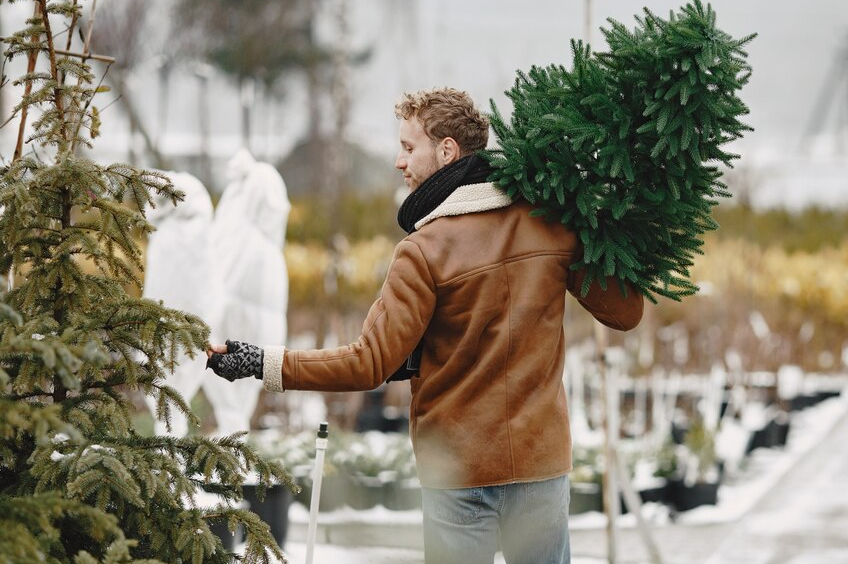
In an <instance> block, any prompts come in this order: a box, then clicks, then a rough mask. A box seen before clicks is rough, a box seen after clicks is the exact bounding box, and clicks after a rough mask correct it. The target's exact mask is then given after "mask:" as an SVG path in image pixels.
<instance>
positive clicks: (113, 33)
mask: <svg viewBox="0 0 848 564" xmlns="http://www.w3.org/2000/svg"><path fill="white" fill-rule="evenodd" d="M95 6H96V5H95ZM150 11H151V10H150V0H120V1H115V0H113V1H111V2H105V3H103V4H102V5H101V8H100V10H99V11H98V12H93V15H92V16H91V17H90V20H89V22H88V24H89V30H90V31H89V33H90V34H91V46H92V49H93V50H94V52H102V53H110V54H112V56H114V57H115V62H114V63H111V64H110V65H109V72H108V73H106V81H107V82H108V83H109V84H111V85H112V87H113V88H114V90H115V93H116V95H117V102H118V103H119V104H120V106H121V108H122V109H123V110H124V112H125V114H126V116H127V119H128V120H129V126H130V143H129V162H133V163H134V162H139V158H138V157H139V155H136V154H135V138H136V135H138V136H140V137H141V139H142V140H143V143H144V149H145V151H146V152H147V155H148V156H149V157H150V159H151V161H152V165H153V166H154V167H156V168H159V169H163V170H165V169H168V168H170V167H169V164H168V162H167V159H166V158H165V156H164V155H163V154H162V152H161V151H160V150H159V147H158V146H157V144H156V143H155V142H154V139H153V136H152V135H151V133H150V130H149V124H148V121H147V119H146V117H145V116H142V115H140V113H139V110H138V107H137V105H136V104H135V103H134V100H135V93H134V92H133V90H132V88H130V80H131V76H132V74H133V72H134V71H135V70H136V69H137V67H138V66H139V65H140V64H142V63H143V62H144V61H145V59H147V58H149V57H151V56H153V55H154V50H155V48H156V47H155V45H154V44H153V42H152V41H151V33H150V22H149V19H148V17H147V16H148V14H149V13H150ZM95 18H96V19H97V20H98V25H97V26H94V20H95Z"/></svg>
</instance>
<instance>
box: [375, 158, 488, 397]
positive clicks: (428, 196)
mask: <svg viewBox="0 0 848 564" xmlns="http://www.w3.org/2000/svg"><path fill="white" fill-rule="evenodd" d="M491 172H492V169H491V167H490V166H489V163H487V162H486V161H485V160H484V159H483V158H482V157H480V156H478V155H477V154H472V155H468V156H467V157H462V158H461V159H459V160H458V161H456V162H453V163H451V164H449V165H447V166H445V167H442V168H440V169H439V170H437V171H436V172H434V173H433V175H432V176H430V178H428V179H427V180H425V181H424V182H422V183H421V186H419V187H418V188H417V189H416V190H415V191H414V192H413V193H412V194H410V195H409V196H407V197H406V199H405V200H404V201H403V204H402V205H401V206H400V210H398V224H399V225H400V226H401V228H402V229H403V230H404V231H406V232H407V233H412V232H413V231H415V224H416V223H417V222H418V221H419V220H420V219H421V218H423V217H426V216H427V215H428V214H429V213H430V212H432V211H433V210H435V209H436V208H437V207H439V205H440V204H441V203H442V202H444V201H445V200H447V199H448V196H450V195H451V194H453V192H454V190H456V189H457V188H459V187H460V186H466V185H468V184H479V183H481V182H485V181H486V178H488V177H489V174H491ZM422 349H423V344H422V343H418V346H416V347H415V350H414V351H412V354H411V355H410V356H409V358H408V359H406V362H405V363H403V365H402V366H401V367H400V368H398V369H397V371H396V372H395V373H394V374H392V375H391V377H390V378H389V379H388V380H387V381H388V382H396V381H399V380H409V379H410V378H412V377H413V376H416V375H417V374H418V370H419V369H420V368H421V351H422Z"/></svg>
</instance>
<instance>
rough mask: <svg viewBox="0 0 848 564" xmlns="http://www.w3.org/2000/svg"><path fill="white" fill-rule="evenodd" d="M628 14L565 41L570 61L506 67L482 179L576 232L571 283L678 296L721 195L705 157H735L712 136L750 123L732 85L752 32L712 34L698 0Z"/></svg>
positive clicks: (725, 160)
mask: <svg viewBox="0 0 848 564" xmlns="http://www.w3.org/2000/svg"><path fill="white" fill-rule="evenodd" d="M637 22H638V25H637V26H636V28H635V29H633V30H632V31H631V30H628V29H627V28H626V27H625V26H624V25H622V24H620V23H618V22H616V21H614V20H610V23H611V29H609V30H606V29H604V30H602V31H603V33H604V36H605V37H606V40H607V44H608V45H609V51H608V52H605V53H591V52H590V50H589V48H588V46H587V47H584V46H583V45H582V44H581V43H580V42H572V51H573V66H572V68H571V70H567V69H566V68H565V67H563V66H559V65H551V66H549V67H546V68H541V67H533V68H531V69H530V71H529V72H527V73H524V72H521V71H519V73H518V78H517V79H516V81H515V85H514V87H513V88H512V89H510V90H509V91H507V92H506V95H507V96H508V97H509V99H510V100H511V101H512V103H513V113H512V117H511V120H510V122H509V123H507V122H506V121H505V120H504V119H503V117H502V116H501V114H500V112H499V111H498V108H497V107H496V105H495V103H494V102H492V104H491V106H492V116H491V117H492V120H491V121H492V127H493V129H494V132H495V134H496V136H497V141H498V147H497V148H496V149H495V150H492V151H488V152H486V153H485V156H486V157H487V159H488V160H489V162H490V164H491V165H492V166H493V167H494V169H495V172H494V173H493V175H492V176H491V178H490V180H492V181H493V182H495V183H496V184H497V185H499V186H501V187H502V188H503V189H505V190H506V191H507V193H509V194H510V195H511V196H518V195H520V196H521V197H523V198H524V199H526V200H527V201H529V202H530V203H531V204H535V205H536V209H535V210H534V214H538V215H542V216H545V217H547V218H549V219H551V220H553V221H559V222H562V223H563V224H565V225H567V226H568V227H569V228H571V229H572V230H573V231H574V232H576V233H577V234H578V235H579V237H580V241H581V242H582V244H583V247H584V254H583V258H582V261H581V262H580V263H579V264H575V265H574V267H575V268H580V267H582V266H586V267H587V270H588V272H589V274H590V275H589V276H587V277H586V279H585V285H584V287H583V291H584V292H585V291H586V290H587V289H588V287H589V284H590V283H591V281H592V280H593V279H594V278H599V279H601V280H602V281H603V280H604V278H605V277H607V276H615V277H617V278H618V279H619V280H621V281H629V282H631V283H632V284H633V285H634V286H635V287H636V288H638V289H639V290H640V291H641V292H642V293H643V294H644V295H645V296H647V297H648V298H649V299H651V300H652V301H656V298H655V296H654V294H656V295H660V296H665V297H668V298H672V299H675V300H680V299H681V298H682V297H683V296H686V295H690V294H693V293H695V292H696V291H697V289H698V288H697V287H696V286H695V285H694V284H693V283H692V282H691V281H689V280H688V277H689V267H690V266H691V265H692V259H693V257H694V255H695V254H697V253H700V252H701V250H700V247H701V245H702V244H703V241H702V240H701V236H702V234H703V233H704V232H705V231H707V230H711V229H715V228H716V227H717V224H716V223H715V221H713V219H712V218H711V215H710V214H711V211H712V207H713V206H714V205H716V203H717V201H716V200H715V198H716V197H726V196H730V193H729V192H728V190H727V187H726V186H725V185H724V184H723V183H722V182H721V181H720V177H721V173H720V171H719V169H718V167H717V166H716V165H717V164H718V163H722V164H724V165H726V166H728V167H730V166H731V163H732V161H733V160H734V159H736V158H738V155H734V154H730V153H727V152H725V151H724V150H723V149H722V145H724V144H726V143H728V142H730V141H733V140H735V139H738V138H740V137H741V136H742V135H743V133H744V132H745V131H749V130H750V129H751V128H750V127H748V126H747V125H745V124H744V123H742V122H740V121H739V119H738V118H739V117H740V116H742V115H745V114H747V113H748V108H747V107H746V106H745V104H744V103H743V102H742V101H741V100H740V99H739V97H738V95H737V93H738V91H739V89H740V88H741V87H742V86H743V85H744V84H745V83H746V82H747V81H748V77H749V75H750V70H751V69H750V67H749V66H748V64H747V63H746V62H745V57H746V54H745V52H744V51H743V50H742V47H743V46H744V45H745V44H747V43H748V42H749V41H751V40H752V39H753V38H754V36H753V35H751V36H748V37H745V38H743V39H739V40H737V39H733V38H732V37H730V36H729V35H728V34H726V33H725V32H723V31H721V30H719V29H718V28H717V27H716V13H715V12H714V11H713V10H712V8H711V7H710V6H709V5H708V6H707V7H706V8H705V7H704V6H703V5H702V3H701V2H700V0H695V1H694V3H691V4H687V5H686V6H684V7H683V8H682V9H681V10H680V11H679V12H678V13H676V14H675V13H672V14H671V15H670V17H669V19H668V20H664V19H662V18H659V17H657V16H656V15H654V14H652V13H651V12H650V11H648V10H647V9H646V10H645V17H644V18H641V19H640V18H637Z"/></svg>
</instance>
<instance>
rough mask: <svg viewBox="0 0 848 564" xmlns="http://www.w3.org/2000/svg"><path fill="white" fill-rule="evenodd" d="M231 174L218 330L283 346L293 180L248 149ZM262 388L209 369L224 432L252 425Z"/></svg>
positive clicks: (222, 218) (224, 206)
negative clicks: (289, 184)
mask: <svg viewBox="0 0 848 564" xmlns="http://www.w3.org/2000/svg"><path fill="white" fill-rule="evenodd" d="M227 179H228V181H229V183H228V185H227V187H226V188H225V189H224V193H223V194H222V195H221V200H220V201H219V202H218V206H217V208H216V211H215V218H214V220H213V228H212V233H213V235H212V241H213V247H214V249H215V270H216V273H217V275H218V277H219V278H220V280H221V283H222V289H223V297H222V300H221V302H219V304H218V305H219V307H220V310H219V311H220V315H219V318H218V321H217V323H216V325H215V326H214V327H213V333H214V334H216V335H225V336H226V337H227V338H229V339H233V340H238V341H246V342H252V343H268V344H274V345H280V344H283V343H285V339H286V310H287V308H288V292H289V283H288V271H287V269H286V263H285V259H284V257H283V246H284V244H285V236H286V226H287V222H288V216H289V211H290V210H291V204H290V203H289V199H288V195H287V192H286V185H285V182H284V181H283V178H282V177H281V176H280V174H279V173H278V172H277V170H276V169H275V168H274V167H273V166H271V165H270V164H267V163H262V162H257V161H256V160H255V159H254V158H253V157H252V156H251V154H250V153H249V152H248V151H247V150H245V149H241V150H240V151H238V152H237V153H236V154H235V156H234V157H233V158H232V159H231V160H230V162H229V163H228V167H227ZM208 305H209V304H207V306H208ZM207 311H208V310H207ZM261 390H262V382H261V381H260V380H257V379H255V378H245V379H242V380H239V381H237V382H228V381H226V380H224V379H222V378H217V377H215V376H214V375H211V373H210V376H209V377H207V378H205V379H204V380H203V391H204V393H205V394H206V397H207V398H208V399H209V402H210V403H211V404H212V407H213V409H214V412H215V419H216V421H217V422H218V429H217V434H218V435H228V434H231V433H235V432H237V431H247V430H249V429H250V420H251V417H252V416H253V412H254V410H255V409H256V404H257V401H258V399H259V393H260V391H261Z"/></svg>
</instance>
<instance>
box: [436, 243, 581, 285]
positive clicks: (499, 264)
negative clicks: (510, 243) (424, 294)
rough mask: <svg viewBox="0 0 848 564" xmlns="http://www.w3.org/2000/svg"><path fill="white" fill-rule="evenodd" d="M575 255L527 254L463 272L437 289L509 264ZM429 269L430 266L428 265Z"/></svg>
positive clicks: (557, 252) (566, 253) (554, 253)
mask: <svg viewBox="0 0 848 564" xmlns="http://www.w3.org/2000/svg"><path fill="white" fill-rule="evenodd" d="M573 254H574V253H572V252H570V251H539V252H533V253H527V254H524V255H519V256H516V257H511V258H508V259H505V260H502V261H500V262H496V263H494V264H487V265H486V266H479V267H477V268H475V269H473V270H469V271H468V272H463V273H462V274H458V275H457V276H454V277H453V278H451V279H450V280H445V281H444V282H439V283H437V284H436V288H444V287H446V286H450V285H451V284H454V283H456V282H459V281H460V280H464V279H465V278H470V277H472V276H476V275H477V274H481V273H483V272H487V271H489V270H494V269H496V268H500V267H502V266H506V265H507V264H512V263H514V262H521V261H524V260H528V259H532V258H538V257H548V256H550V257H567V256H572V255H573ZM428 267H429V265H428Z"/></svg>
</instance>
